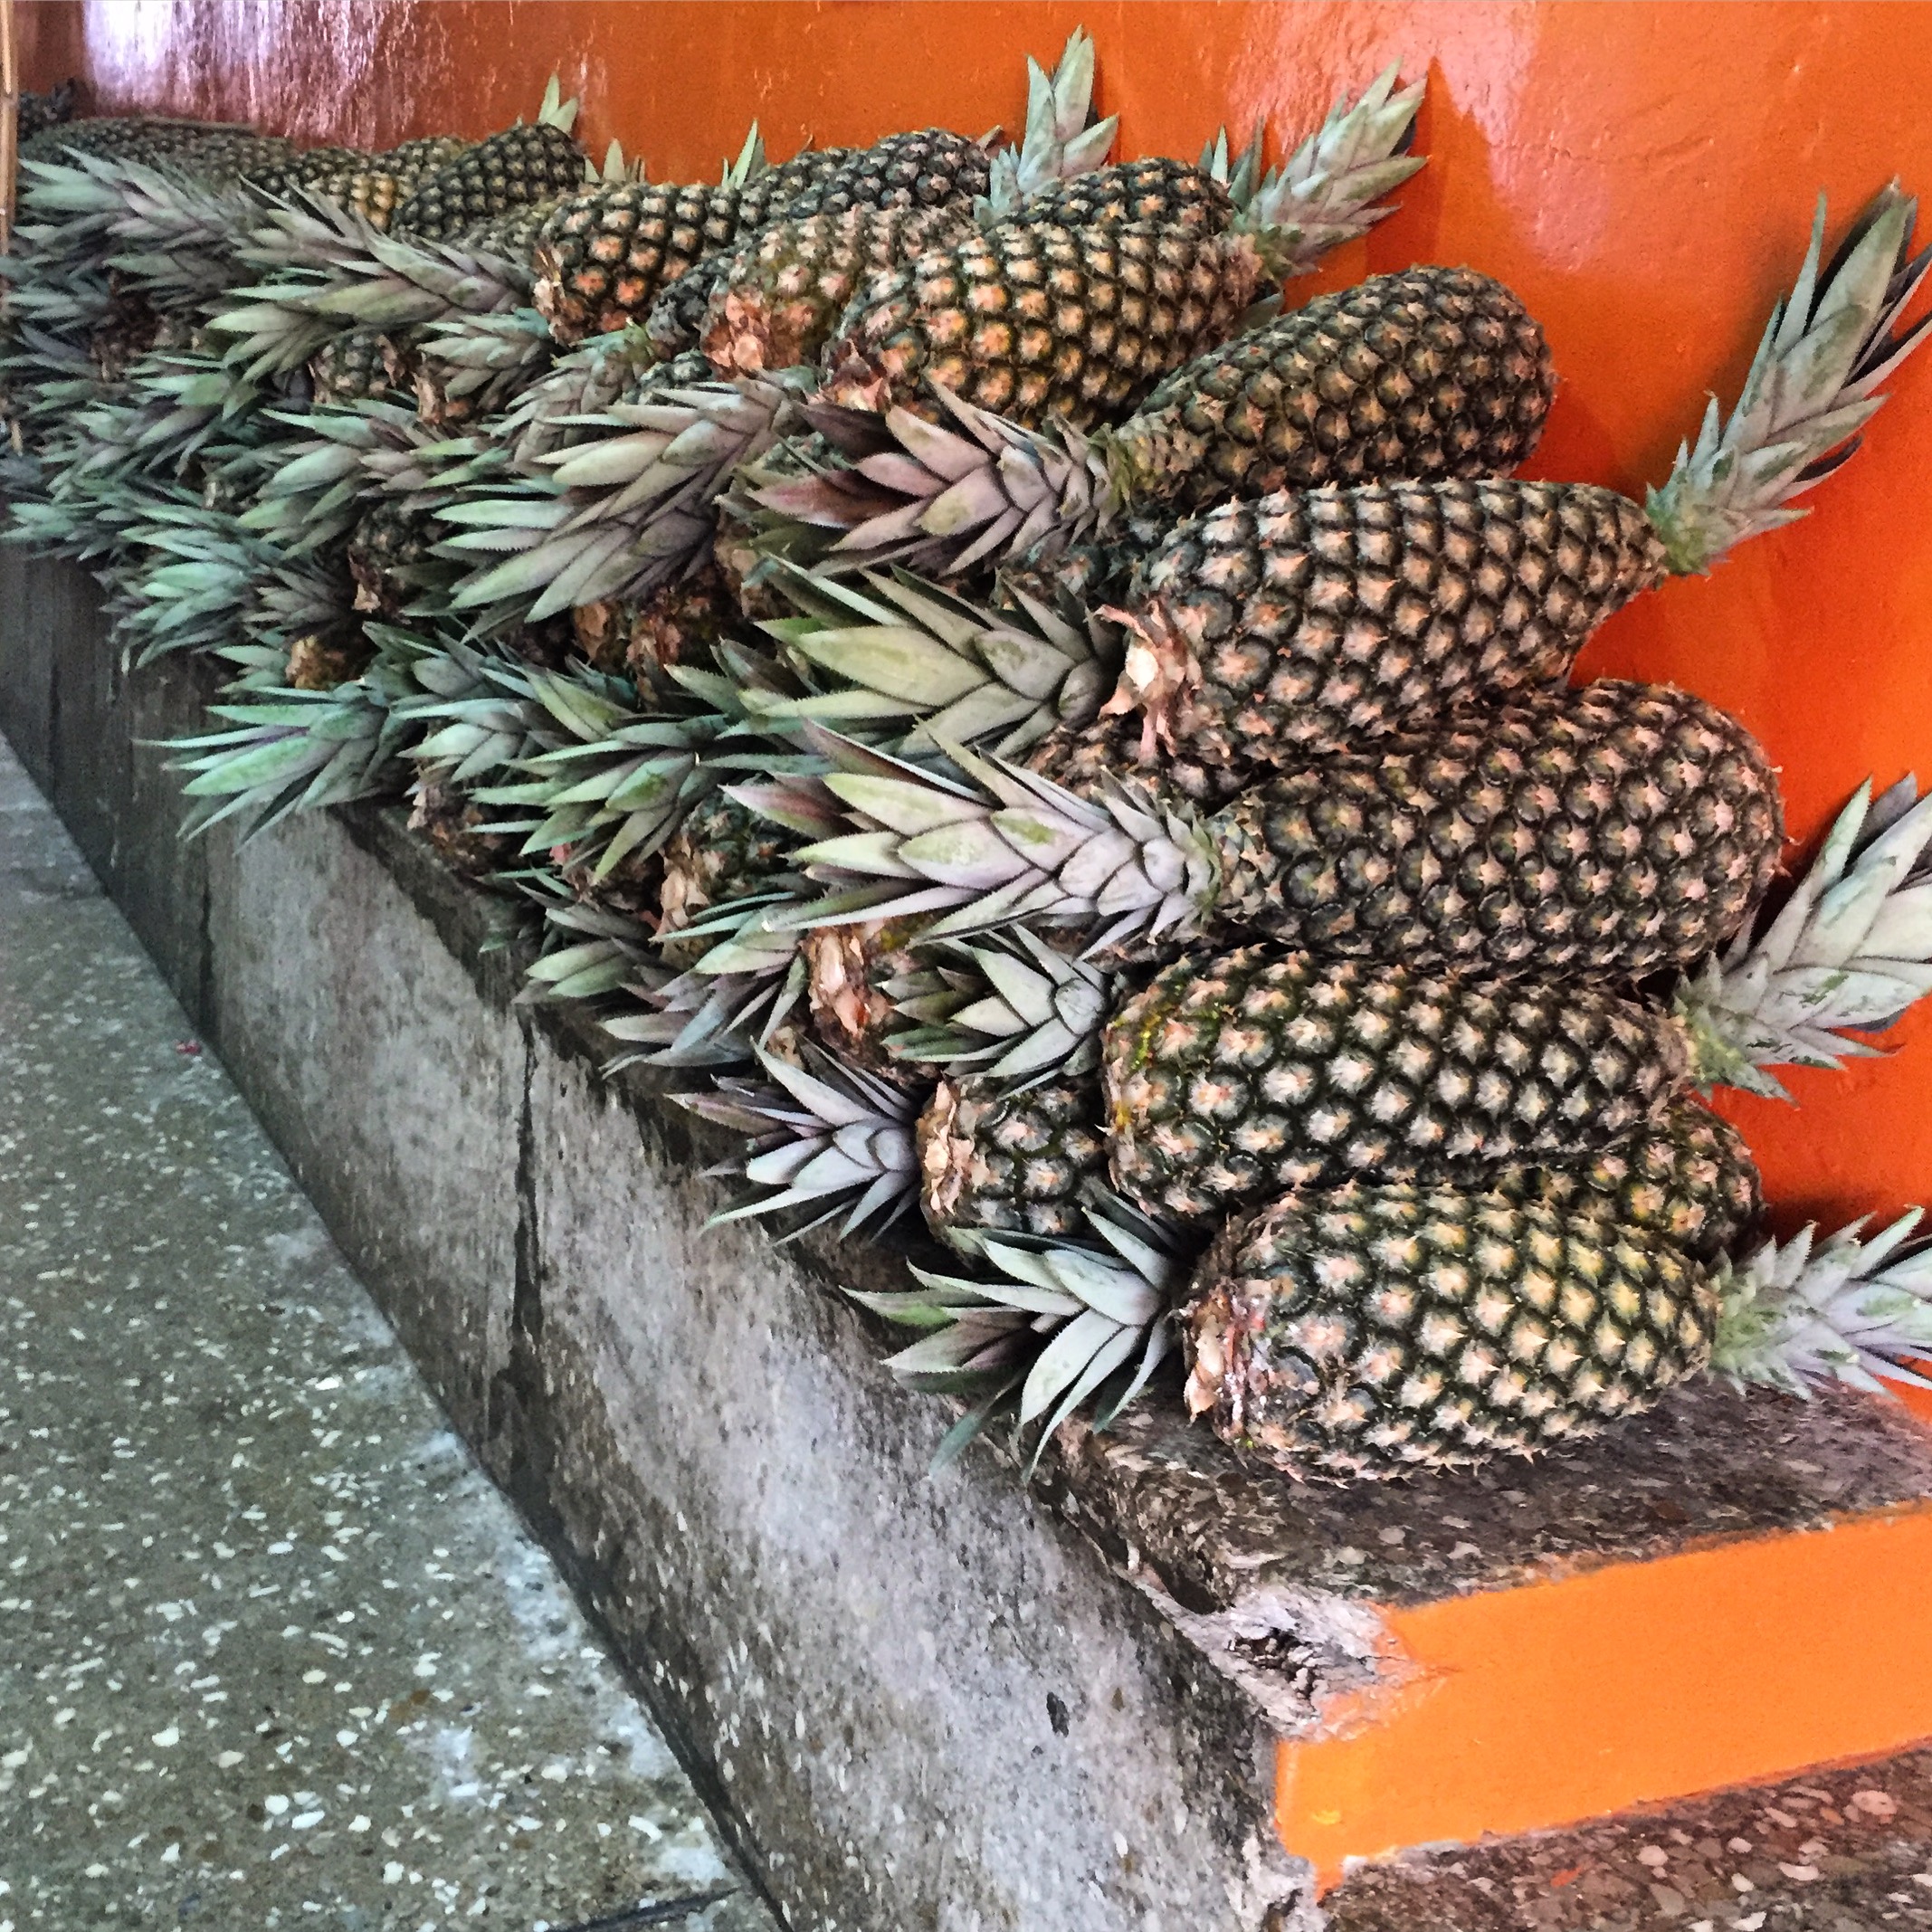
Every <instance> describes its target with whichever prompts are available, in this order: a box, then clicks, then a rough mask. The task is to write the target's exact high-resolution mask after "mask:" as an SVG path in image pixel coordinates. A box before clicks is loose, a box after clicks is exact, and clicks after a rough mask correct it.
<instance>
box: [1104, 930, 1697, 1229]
mask: <svg viewBox="0 0 1932 1932" xmlns="http://www.w3.org/2000/svg"><path fill="white" fill-rule="evenodd" d="M1101 1069H1102V1078H1103V1081H1104V1092H1105V1099H1106V1109H1107V1110H1106V1114H1105V1117H1104V1118H1106V1121H1107V1126H1108V1136H1109V1158H1110V1165H1111V1170H1112V1175H1113V1182H1114V1185H1115V1186H1116V1187H1118V1189H1119V1190H1120V1191H1121V1192H1122V1193H1123V1194H1127V1195H1128V1196H1129V1197H1130V1198H1131V1199H1132V1200H1134V1201H1135V1202H1137V1204H1139V1205H1140V1206H1141V1207H1143V1208H1145V1209H1146V1210H1147V1212H1148V1213H1155V1214H1167V1215H1172V1216H1175V1217H1177V1218H1180V1219H1185V1220H1194V1219H1199V1218H1201V1217H1203V1216H1206V1215H1211V1214H1219V1213H1226V1212H1227V1211H1229V1210H1230V1209H1231V1208H1238V1207H1241V1206H1243V1205H1245V1204H1252V1203H1253V1202H1256V1201H1259V1200H1262V1199H1265V1198H1267V1197H1268V1196H1270V1195H1273V1194H1282V1193H1286V1192H1288V1191H1290V1190H1292V1189H1295V1188H1300V1187H1310V1186H1328V1187H1332V1186H1335V1185H1338V1184H1340V1183H1343V1182H1347V1181H1351V1180H1364V1179H1375V1178H1377V1177H1380V1176H1383V1175H1388V1174H1390V1172H1391V1170H1394V1175H1395V1177H1400V1178H1411V1177H1413V1175H1414V1174H1415V1173H1416V1170H1417V1169H1418V1168H1423V1169H1431V1168H1432V1169H1433V1170H1434V1171H1435V1172H1436V1173H1438V1174H1440V1173H1441V1172H1442V1171H1443V1170H1444V1169H1445V1168H1448V1169H1451V1170H1454V1169H1457V1168H1463V1169H1466V1168H1468V1167H1469V1166H1471V1165H1473V1164H1476V1163H1484V1164H1495V1165H1497V1166H1501V1165H1504V1164H1510V1163H1514V1164H1521V1163H1523V1162H1526V1161H1529V1160H1532V1159H1535V1160H1547V1159H1550V1158H1554V1157H1556V1156H1565V1155H1572V1154H1578V1153H1583V1152H1585V1151H1588V1150H1590V1149H1593V1148H1595V1147H1602V1146H1604V1144H1606V1143H1608V1142H1612V1141H1614V1140H1616V1139H1618V1138H1620V1137H1623V1136H1625V1135H1627V1134H1629V1133H1630V1132H1631V1131H1632V1129H1634V1128H1637V1127H1639V1126H1640V1125H1641V1124H1642V1123H1643V1122H1645V1121H1647V1120H1650V1119H1652V1118H1655V1117H1656V1116H1657V1115H1658V1114H1659V1113H1660V1112H1661V1110H1662V1109H1663V1108H1664V1107H1665V1105H1666V1104H1667V1102H1668V1101H1669V1099H1670V1096H1671V1094H1672V1092H1673V1091H1674V1090H1676V1089H1677V1088H1678V1087H1679V1086H1680V1084H1681V1082H1682V1081H1683V1080H1684V1077H1685V1074H1686V1072H1687V1071H1688V1069H1689V1043H1688V1042H1687V1041H1686V1039H1685V1037H1684V1033H1683V1029H1682V1028H1681V1026H1680V1024H1679V1023H1677V1021H1676V1020H1675V1019H1673V1018H1672V1017H1671V1015H1670V1014H1668V1013H1665V1012H1662V1011H1660V1010H1659V1009H1657V1008H1654V1007H1651V1006H1647V1005H1645V1004H1642V1002H1640V1001H1637V1000H1634V999H1630V998H1625V997H1623V996H1621V995H1617V994H1613V993H1610V992H1607V991H1604V990H1603V989H1601V988H1596V987H1591V986H1579V985H1558V984H1549V983H1542V984H1539V983H1536V982H1514V983H1507V984H1497V983H1494V982H1485V981H1481V980H1475V979H1462V978H1459V977H1457V976H1451V975H1443V974H1429V973H1423V972H1417V971H1414V970H1413V969H1412V968H1410V967H1407V966H1391V965H1371V964H1366V963H1363V962H1358V961H1352V960H1318V959H1311V958H1309V956H1307V955H1305V954H1290V955H1287V956H1283V955H1282V954H1280V953H1279V952H1278V951H1275V950H1274V949H1272V948H1270V947H1242V948H1241V949H1240V950H1238V951H1236V952H1232V953H1228V954H1223V955H1222V956H1219V957H1209V958H1206V959H1200V958H1197V957H1194V956H1187V957H1184V958H1181V959H1179V960H1176V961H1175V963H1174V964H1173V965H1171V966H1166V967H1164V968H1163V969H1162V970H1161V971H1160V972H1159V973H1157V974H1156V976H1155V977H1154V978H1153V980H1152V981H1151V982H1150V983H1149V984H1148V985H1147V986H1146V987H1144V988H1143V989H1142V990H1141V991H1140V992H1138V993H1137V994H1135V995H1132V996H1131V997H1129V998H1128V1000H1127V1001H1126V1002H1125V1003H1124V1004H1122V1005H1121V1006H1120V1007H1119V1008H1118V1011H1117V1012H1116V1013H1115V1014H1114V1016H1113V1018H1112V1019H1111V1020H1110V1021H1109V1023H1108V1025H1107V1028H1106V1033H1105V1036H1104V1039H1103V1042H1102V1047H1101ZM1404 1170H1406V1172H1404Z"/></svg>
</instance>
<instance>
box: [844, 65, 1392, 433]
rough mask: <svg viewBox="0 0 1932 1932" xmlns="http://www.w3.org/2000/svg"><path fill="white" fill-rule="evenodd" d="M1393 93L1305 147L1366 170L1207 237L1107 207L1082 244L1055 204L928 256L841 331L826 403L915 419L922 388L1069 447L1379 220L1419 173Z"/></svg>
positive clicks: (1272, 202) (1290, 194)
mask: <svg viewBox="0 0 1932 1932" xmlns="http://www.w3.org/2000/svg"><path fill="white" fill-rule="evenodd" d="M1393 82H1394V74H1393V72H1391V73H1389V74H1385V75H1384V76H1383V77H1382V79H1381V80H1380V81H1378V82H1377V83H1376V85H1375V87H1374V88H1372V89H1370V90H1369V91H1368V93H1367V94H1366V96H1365V98H1364V99H1363V100H1362V101H1361V102H1359V103H1357V104H1356V106H1355V107H1353V108H1351V107H1349V106H1348V104H1347V102H1346V101H1344V102H1342V103H1339V104H1338V105H1337V109H1335V111H1334V113H1333V114H1332V115H1331V116H1330V118H1329V122H1328V126H1327V127H1325V128H1323V130H1322V132H1321V134H1320V135H1318V136H1317V137H1316V138H1315V139H1314V146H1315V147H1318V146H1320V145H1321V144H1322V143H1323V142H1328V143H1329V144H1330V146H1331V147H1334V148H1337V150H1342V151H1346V152H1347V155H1348V156H1349V157H1350V158H1351V159H1356V158H1360V157H1366V155H1367V154H1368V153H1370V152H1371V151H1372V150H1374V149H1375V148H1377V147H1379V148H1380V149H1381V152H1380V154H1379V155H1377V156H1375V159H1374V160H1373V161H1371V162H1370V163H1369V165H1367V166H1366V167H1363V168H1361V169H1360V170H1359V171H1357V170H1355V169H1344V170H1339V171H1326V172H1323V173H1321V174H1319V175H1318V176H1314V177H1307V178H1305V177H1303V176H1299V175H1297V174H1296V173H1295V172H1294V171H1293V169H1292V167H1290V169H1285V170H1278V171H1276V173H1275V174H1273V175H1271V176H1270V177H1269V178H1268V180H1267V181H1266V182H1265V183H1264V184H1262V185H1261V187H1259V188H1258V189H1257V191H1256V192H1255V194H1254V195H1253V196H1252V199H1251V201H1250V202H1249V205H1247V206H1246V207H1245V208H1243V209H1242V210H1241V211H1240V212H1239V214H1234V215H1233V216H1232V218H1231V219H1230V220H1228V221H1227V222H1226V223H1225V224H1220V225H1219V226H1216V225H1215V224H1211V223H1208V222H1202V223H1198V224H1190V223H1185V222H1172V221H1168V220H1166V219H1157V220H1155V221H1151V222H1133V221H1125V222H1121V221H1117V220H1115V219H1114V218H1113V216H1114V212H1115V211H1114V207H1113V204H1112V202H1111V201H1110V199H1109V197H1108V196H1107V195H1105V193H1104V192H1103V193H1102V194H1101V195H1098V196H1095V197H1092V198H1091V206H1092V207H1093V208H1094V209H1095V210H1096V211H1097V212H1099V214H1101V217H1102V220H1101V225H1099V226H1095V227H1082V226H1077V225H1075V224H1074V222H1073V220H1071V219H1061V218H1060V217H1057V216H1056V215H1055V214H1053V213H1052V202H1053V198H1054V195H1053V194H1050V195H1045V196H1042V197H1036V198H1035V199H1034V200H1033V201H1030V202H1027V203H1025V204H1024V205H1022V206H1021V207H1020V209H1019V210H1018V211H1017V213H1016V214H1014V217H1013V218H1012V219H1010V220H1006V221H1004V222H1000V223H998V224H995V226H993V227H992V228H990V229H988V230H986V231H985V232H983V233H978V234H976V235H972V236H969V237H966V238H964V239H962V240H960V241H959V242H957V243H952V244H949V245H947V246H946V247H942V248H937V249H935V250H934V251H933V252H930V253H928V254H925V255H922V256H921V257H919V259H918V262H916V263H914V264H910V265H909V266H907V267H905V268H903V269H901V270H899V271H898V272H897V273H896V274H894V275H892V276H890V277H888V278H885V279H883V280H881V281H879V282H878V283H876V284H875V285H874V286H873V287H872V288H871V290H869V291H868V292H867V294H866V296H865V298H864V299H863V300H861V302H859V303H858V304H856V305H855V306H854V308H853V309H852V310H851V311H850V312H849V313H848V314H847V315H846V317H845V318H844V319H843V321H842V323H841V324H840V334H839V338H838V340H837V341H835V342H834V343H833V344H832V346H831V347H829V348H828V349H827V351H826V356H825V365H826V369H827V375H826V380H825V395H826V399H827V400H828V401H829V402H831V403H833V404H837V405H842V406H844V407H849V408H857V409H864V410H871V411H876V412H880V413H883V412H884V411H886V410H888V409H890V408H891V407H893V406H894V405H899V406H901V407H905V408H908V409H910V410H913V411H915V412H917V413H926V412H928V411H929V410H930V409H931V408H932V406H933V405H932V404H931V403H930V401H929V399H928V396H927V395H926V385H927V384H928V383H932V384H936V385H939V386H942V387H944V388H946V389H948V390H951V391H953V392H954V393H955V394H956V395H960V396H961V397H962V398H963V399H965V400H966V401H968V402H971V403H973V404H976V405H978V406H979V407H982V408H985V409H989V410H996V411H998V412H1000V413H1001V414H1004V415H1005V416H1007V417H1008V418H1010V419H1012V420H1013V421H1014V422H1016V423H1018V424H1022V425H1023V426H1025V427H1029V428H1033V427H1037V426H1038V425H1039V424H1041V423H1042V421H1043V420H1044V419H1045V417H1046V415H1047V414H1048V413H1049V412H1051V413H1052V414H1054V415H1056V416H1058V417H1060V418H1062V419H1063V420H1064V421H1065V422H1067V423H1068V424H1071V425H1072V426H1073V427H1075V428H1076V429H1080V430H1085V429H1089V428H1090V427H1092V426H1093V425H1094V424H1096V423H1099V422H1101V421H1107V420H1112V419H1116V418H1118V416H1120V415H1122V414H1126V413H1127V411H1128V410H1129V409H1130V408H1132V407H1133V406H1134V405H1135V404H1137V402H1138V401H1140V399H1141V398H1143V397H1144V396H1146V395H1147V392H1148V391H1149V390H1150V389H1152V388H1153V387H1154V386H1155V385H1156V383H1157V382H1158V381H1159V379H1160V378H1161V377H1162V376H1166V375H1167V374H1169V372H1171V371H1173V370H1175V369H1177V368H1179V367H1180V366H1182V365H1183V364H1185V363H1186V362H1187V361H1188V360H1189V359H1190V358H1191V357H1194V356H1196V355H1198V354H1200V353H1201V352H1202V351H1204V350H1206V349H1209V348H1211V347H1213V346H1214V345H1215V344H1218V343H1220V342H1223V341H1225V340H1226V338H1228V337H1229V336H1230V335H1232V334H1233V333H1234V331H1235V328H1236V327H1237V326H1238V323H1239V320H1240V319H1241V317H1242V314H1243V312H1244V311H1245V310H1246V309H1248V307H1249V305H1250V304H1251V303H1252V301H1253V300H1255V299H1256V297H1257V296H1258V295H1259V294H1260V293H1261V290H1262V286H1263V284H1264V282H1270V281H1280V280H1281V279H1283V278H1285V277H1287V276H1290V275H1294V274H1297V273H1299V272H1302V271H1306V270H1307V269H1309V268H1310V267H1312V266H1313V265H1314V263H1315V262H1316V261H1318V259H1319V257H1320V256H1321V255H1322V254H1323V253H1325V252H1327V251H1328V249H1330V248H1332V247H1333V246H1334V245H1335V244H1336V243H1337V242H1339V241H1341V240H1343V239H1346V238H1347V236H1348V235H1350V234H1353V233H1359V232H1361V230H1362V229H1363V228H1364V227H1366V226H1367V225H1368V224H1369V222H1370V221H1372V220H1374V219H1375V216H1374V215H1370V216H1368V217H1367V218H1366V219H1364V218H1363V214H1362V210H1363V208H1364V207H1365V206H1366V205H1367V204H1369V203H1372V202H1373V201H1375V199H1376V198H1377V197H1378V196H1379V195H1382V194H1383V193H1385V191H1386V190H1387V189H1388V188H1389V187H1391V186H1394V183H1395V181H1396V180H1399V179H1401V178H1403V177H1404V176H1407V175H1408V174H1410V173H1412V172H1413V168H1414V167H1416V166H1418V165H1419V164H1417V163H1414V162H1411V161H1408V160H1402V161H1398V162H1394V163H1393V164H1391V163H1390V162H1389V161H1388V158H1387V149H1388V147H1389V146H1391V145H1393V144H1394V143H1395V142H1398V141H1402V140H1404V139H1405V138H1406V137H1407V133H1408V129H1409V127H1410V124H1411V122H1412V120H1413V115H1414V111H1415V107H1416V104H1417V102H1418V101H1419V100H1420V98H1421V96H1420V90H1413V89H1412V90H1409V91H1408V92H1406V93H1405V94H1404V95H1403V96H1402V97H1401V100H1400V103H1399V104H1398V105H1394V106H1393V107H1392V105H1391V103H1390V102H1389V101H1388V99H1387V94H1388V89H1389V87H1390V86H1391V85H1392V84H1393ZM1307 151H1308V152H1309V153H1310V154H1312V153H1313V147H1311V148H1309V150H1307ZM1054 193H1055V194H1058V195H1062V196H1064V197H1066V205H1067V213H1068V214H1069V215H1070V216H1072V217H1077V216H1078V215H1080V214H1083V213H1085V212H1087V209H1088V205H1089V204H1088V201H1087V200H1086V199H1084V198H1083V197H1086V196H1087V195H1088V191H1087V190H1086V189H1085V188H1084V186H1083V185H1082V184H1081V183H1080V182H1079V181H1076V182H1075V183H1074V184H1073V185H1072V186H1070V187H1063V188H1061V189H1059V190H1056V191H1054ZM1122 212H1125V211H1124V209H1123V211H1122ZM1382 212H1386V211H1382Z"/></svg>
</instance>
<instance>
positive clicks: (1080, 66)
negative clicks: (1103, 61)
mask: <svg viewBox="0 0 1932 1932" xmlns="http://www.w3.org/2000/svg"><path fill="white" fill-rule="evenodd" d="M1092 106H1093V39H1092V36H1091V35H1090V34H1089V33H1087V32H1086V30H1085V29H1084V28H1081V27H1075V28H1074V30H1073V32H1072V33H1070V34H1069V35H1068V36H1067V44H1066V46H1065V48H1064V49H1063V50H1062V51H1061V56H1060V60H1059V62H1058V63H1057V64H1056V65H1055V67H1054V69H1053V71H1052V73H1051V74H1049V73H1048V72H1047V71H1046V70H1045V69H1044V68H1043V67H1042V66H1041V64H1040V63H1039V62H1038V61H1036V60H1034V59H1033V57H1032V56H1031V55H1029V56H1028V58H1027V62H1026V132H1025V135H1024V136H1023V138H1022V140H1021V142H1020V145H1019V146H1018V147H1017V148H1001V149H1000V151H999V152H998V153H997V154H995V156H994V157H993V160H992V166H991V170H990V172H991V178H990V180H989V181H988V183H987V186H986V192H985V194H984V195H980V196H978V197H977V198H976V200H975V201H974V203H973V217H974V219H975V220H976V221H977V222H978V223H979V224H981V225H982V226H983V227H990V226H992V224H994V223H995V222H1003V221H1005V220H1007V219H1008V218H1009V217H1011V216H1012V215H1014V214H1017V213H1019V211H1020V210H1021V208H1022V207H1023V205H1024V204H1025V203H1026V201H1027V200H1028V199H1029V198H1030V197H1031V196H1033V195H1037V194H1039V193H1040V192H1041V190H1042V189H1043V188H1050V187H1052V186H1053V184H1054V183H1055V182H1057V181H1068V180H1071V179H1072V177H1073V176H1076V175H1084V174H1087V173H1088V172H1089V171H1090V170H1091V169H1093V168H1096V167H1099V165H1100V163H1101V162H1102V161H1104V160H1105V159H1106V158H1107V151H1108V149H1109V148H1111V147H1112V146H1113V144H1114V135H1115V132H1116V130H1117V129H1118V127H1119V125H1120V117H1119V116H1118V114H1109V116H1108V117H1107V119H1105V120H1100V121H1095V122H1094V123H1093V125H1092V126H1091V127H1089V126H1088V117H1089V116H1090V113H1091V112H1092Z"/></svg>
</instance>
